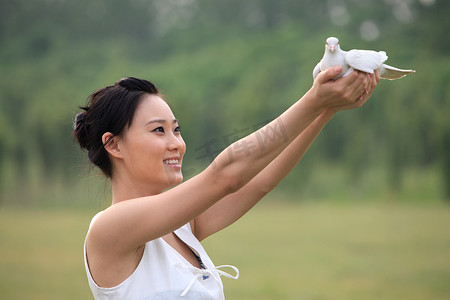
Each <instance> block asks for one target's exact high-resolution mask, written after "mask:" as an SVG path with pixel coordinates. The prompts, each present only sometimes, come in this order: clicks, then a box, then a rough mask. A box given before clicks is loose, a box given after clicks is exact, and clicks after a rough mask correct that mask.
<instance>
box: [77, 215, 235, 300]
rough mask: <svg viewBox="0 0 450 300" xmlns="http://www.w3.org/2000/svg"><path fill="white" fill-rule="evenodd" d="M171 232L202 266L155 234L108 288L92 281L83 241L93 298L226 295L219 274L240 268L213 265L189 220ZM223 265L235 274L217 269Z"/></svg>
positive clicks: (167, 298)
mask: <svg viewBox="0 0 450 300" xmlns="http://www.w3.org/2000/svg"><path fill="white" fill-rule="evenodd" d="M97 216H98V214H97V215H96V216H95V217H94V218H93V219H92V221H91V225H90V226H92V224H93V222H94V221H95V219H96V217H97ZM90 226H89V227H90ZM174 233H175V234H176V235H177V236H178V237H179V238H180V239H181V240H182V241H183V242H184V243H185V244H186V245H188V246H189V247H190V248H191V249H192V251H193V252H194V253H195V254H196V255H198V256H199V257H200V259H201V262H202V263H203V265H204V267H205V269H199V268H197V267H194V266H193V265H192V264H190V263H189V262H188V261H187V260H186V259H185V258H184V257H183V256H182V255H181V254H180V253H178V252H177V251H176V250H175V249H174V248H172V247H171V246H170V245H169V244H167V243H166V242H165V241H164V239H162V238H157V239H155V240H152V241H149V242H147V243H146V244H145V249H144V254H143V255H142V259H141V261H140V262H139V265H138V266H137V267H136V270H134V272H133V273H132V274H131V275H130V277H128V278H127V279H125V280H124V281H123V282H122V283H120V284H118V285H117V286H115V287H111V288H103V287H100V286H98V285H97V284H96V283H95V282H94V279H93V278H92V275H91V273H90V271H89V266H88V263H87V257H86V242H85V244H84V265H85V267H86V273H87V277H88V281H89V286H90V288H91V291H92V294H93V295H94V298H95V299H97V300H111V299H114V300H122V299H133V300H134V299H142V300H144V299H145V300H159V299H161V300H162V299H164V300H170V299H186V300H190V299H192V300H194V299H195V300H200V299H201V300H209V299H211V300H213V299H214V300H217V299H225V296H224V294H223V285H222V281H221V279H220V275H223V276H226V277H229V278H234V279H238V278H239V270H238V269H237V268H236V267H234V266H229V265H224V266H218V267H215V266H214V264H213V263H212V261H211V259H210V258H209V257H208V255H207V254H206V252H205V249H203V246H202V245H201V244H200V242H199V241H198V240H197V238H196V237H195V236H194V235H193V233H192V229H191V226H190V224H189V223H188V224H186V225H184V226H183V227H181V228H179V229H177V230H175V231H174ZM224 267H229V268H232V269H233V270H235V272H236V275H235V276H232V275H230V274H228V273H226V272H224V271H222V270H220V269H222V268H224Z"/></svg>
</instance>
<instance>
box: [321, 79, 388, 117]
mask: <svg viewBox="0 0 450 300" xmlns="http://www.w3.org/2000/svg"><path fill="white" fill-rule="evenodd" d="M363 74H365V76H366V77H367V78H368V82H369V84H368V86H367V89H366V90H365V91H364V93H363V94H362V95H361V96H360V97H359V98H358V99H357V100H356V101H355V102H354V103H351V104H348V105H340V106H333V107H330V108H329V109H328V110H329V111H332V112H338V111H341V110H349V109H354V108H359V107H361V106H363V104H364V103H366V101H367V100H369V98H370V96H372V92H373V91H374V89H375V87H376V86H377V85H378V82H380V79H381V76H380V73H379V72H378V70H375V73H374V74H367V73H363Z"/></svg>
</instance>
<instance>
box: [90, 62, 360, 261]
mask: <svg viewBox="0 0 450 300" xmlns="http://www.w3.org/2000/svg"><path fill="white" fill-rule="evenodd" d="M339 72H340V68H337V69H334V68H333V69H329V70H328V71H326V72H322V73H321V74H320V76H318V77H317V78H316V81H315V82H314V85H313V87H312V88H311V90H310V91H308V93H307V94H306V95H305V96H304V97H302V99H300V100H299V101H297V102H296V103H295V104H294V105H292V106H291V107H290V108H289V109H288V110H286V111H285V112H284V113H283V114H282V115H280V116H279V117H278V118H276V119H275V120H274V121H273V122H271V123H269V124H268V125H266V126H265V127H263V128H261V129H260V130H258V131H256V132H254V133H252V134H250V135H249V136H247V137H245V138H243V139H241V140H239V141H237V142H236V143H234V144H232V145H230V146H229V147H228V148H226V149H225V150H224V151H223V152H222V153H220V154H219V155H218V157H217V158H216V159H215V160H214V162H213V163H212V164H211V165H210V166H209V167H208V168H206V169H205V170H204V171H203V172H202V173H200V174H199V175H197V176H195V177H193V178H191V179H190V180H188V181H186V182H184V183H182V184H180V185H178V186H176V187H174V188H172V189H170V190H169V191H167V192H164V193H161V194H158V195H154V196H148V197H142V198H136V199H132V200H127V201H121V202H119V203H117V204H114V205H112V206H111V207H110V208H108V209H107V210H105V211H104V213H102V214H101V215H100V217H99V218H98V219H97V221H96V222H95V223H94V225H93V226H92V228H91V231H90V232H89V235H88V237H87V247H88V251H91V250H90V249H92V248H95V250H93V251H94V252H96V253H102V249H103V250H107V253H108V255H112V256H114V257H124V256H127V255H130V253H135V250H136V247H139V246H141V245H143V244H144V243H145V242H147V241H150V240H152V239H155V238H157V237H161V236H164V235H165V234H167V233H169V232H171V231H173V230H175V229H177V228H179V227H181V226H182V225H184V224H186V223H187V222H189V221H191V220H193V219H194V218H195V217H197V216H199V215H200V214H202V213H203V212H204V211H205V210H207V209H208V208H209V207H211V206H212V205H214V204H215V203H216V202H217V201H219V200H220V199H222V198H224V197H225V196H226V195H229V194H231V193H235V192H237V191H238V190H239V189H241V188H242V187H243V186H245V185H246V184H247V183H248V182H249V181H250V180H252V179H253V178H254V177H255V176H256V175H257V174H259V173H260V172H261V171H262V170H263V169H264V168H266V167H267V165H268V164H269V163H271V162H272V161H273V160H274V159H275V158H276V157H277V156H278V155H279V154H280V153H281V152H283V150H284V149H285V148H286V147H287V146H288V145H289V144H291V143H292V141H294V140H295V139H296V138H297V136H298V135H299V134H300V133H301V132H302V131H303V130H304V129H305V128H306V127H308V125H309V124H310V123H311V122H312V121H314V120H315V119H316V118H317V117H318V116H319V115H320V114H322V113H323V111H325V110H326V109H327V108H330V107H334V106H341V105H351V104H353V103H354V101H355V100H356V99H358V98H359V96H360V95H361V94H362V93H363V92H364V90H365V89H366V88H367V84H368V83H367V80H366V78H365V76H364V75H361V74H358V73H357V72H355V73H352V74H351V75H349V76H347V77H345V78H342V79H339V80H337V81H332V80H331V78H333V77H334V76H335V75H336V74H337V73H339ZM271 128H279V129H280V130H281V132H282V134H281V135H279V136H277V137H276V138H273V139H263V136H264V134H265V132H267V131H268V130H270V129H271ZM242 145H248V146H249V147H246V150H245V151H242V148H241V146H242ZM105 253H106V252H105ZM102 255H106V254H102Z"/></svg>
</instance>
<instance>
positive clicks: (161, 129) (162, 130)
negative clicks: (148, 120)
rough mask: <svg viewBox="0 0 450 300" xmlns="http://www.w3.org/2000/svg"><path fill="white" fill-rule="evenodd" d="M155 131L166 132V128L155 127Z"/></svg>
mask: <svg viewBox="0 0 450 300" xmlns="http://www.w3.org/2000/svg"><path fill="white" fill-rule="evenodd" d="M153 132H162V133H164V128H163V127H162V126H160V127H157V128H155V129H153Z"/></svg>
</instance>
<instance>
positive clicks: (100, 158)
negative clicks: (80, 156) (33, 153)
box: [73, 77, 159, 178]
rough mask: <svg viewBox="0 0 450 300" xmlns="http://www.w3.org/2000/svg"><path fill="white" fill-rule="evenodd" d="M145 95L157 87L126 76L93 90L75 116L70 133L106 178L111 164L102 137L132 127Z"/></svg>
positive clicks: (155, 91) (156, 91) (154, 92)
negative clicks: (107, 133)
mask: <svg viewBox="0 0 450 300" xmlns="http://www.w3.org/2000/svg"><path fill="white" fill-rule="evenodd" d="M145 94H155V95H159V91H158V89H157V88H156V86H155V85H154V84H153V83H151V82H149V81H147V80H144V79H138V78H135V77H127V78H123V79H121V80H119V81H118V82H116V83H115V84H114V85H111V86H107V87H104V88H102V89H100V90H98V91H95V92H93V93H92V94H91V95H89V97H88V103H87V105H86V106H84V107H80V108H81V109H82V111H81V112H80V113H78V114H77V115H76V117H75V122H74V130H73V136H74V138H75V139H76V140H77V141H78V143H79V144H80V147H81V148H82V149H86V150H87V151H88V157H89V160H90V161H91V162H92V163H93V164H95V165H96V166H98V167H99V168H100V169H101V170H102V172H103V173H104V174H105V175H106V176H107V177H108V178H111V177H112V166H111V161H110V160H109V156H108V153H107V152H106V150H105V146H106V144H108V142H109V141H110V139H109V140H107V141H106V142H105V144H103V142H102V136H103V134H104V133H106V132H111V133H112V134H113V136H116V135H119V134H120V133H121V132H122V130H123V129H124V127H125V125H127V126H128V127H130V126H131V123H132V122H133V117H134V113H135V112H136V109H137V107H138V105H139V103H140V101H141V99H142V96H143V95H145Z"/></svg>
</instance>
